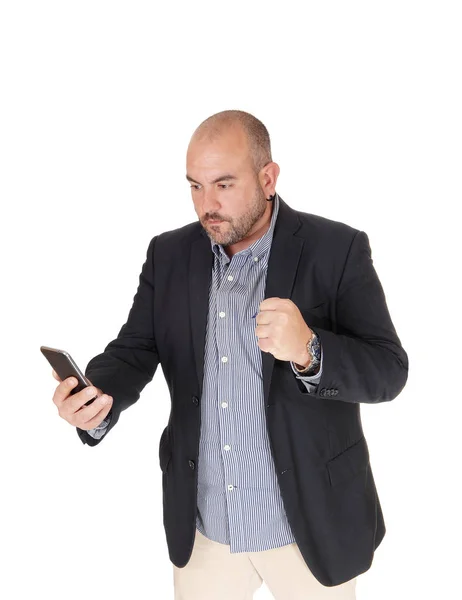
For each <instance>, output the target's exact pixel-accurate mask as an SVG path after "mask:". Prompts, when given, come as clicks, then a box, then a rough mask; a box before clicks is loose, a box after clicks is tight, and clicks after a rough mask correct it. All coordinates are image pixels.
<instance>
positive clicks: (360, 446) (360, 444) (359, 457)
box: [326, 435, 369, 487]
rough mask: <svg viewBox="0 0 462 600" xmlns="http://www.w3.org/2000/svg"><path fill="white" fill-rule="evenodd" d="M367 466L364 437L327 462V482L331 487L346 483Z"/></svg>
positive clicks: (367, 455) (367, 459)
mask: <svg viewBox="0 0 462 600" xmlns="http://www.w3.org/2000/svg"><path fill="white" fill-rule="evenodd" d="M368 465H369V450H368V447H367V443H366V438H365V437H364V435H363V436H362V437H361V438H360V439H359V440H358V441H357V442H355V443H354V444H353V445H352V446H349V447H348V448H347V449H346V450H344V451H343V452H342V453H341V454H339V455H337V456H335V457H334V458H331V459H330V460H328V461H327V463H326V467H327V471H328V473H329V481H330V484H331V486H332V487H334V486H336V485H339V484H340V483H342V482H343V481H348V480H349V479H352V478H353V477H354V476H355V475H357V474H358V473H359V472H360V471H362V470H365V469H366V468H367V466H368Z"/></svg>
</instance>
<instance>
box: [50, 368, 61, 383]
mask: <svg viewBox="0 0 462 600" xmlns="http://www.w3.org/2000/svg"><path fill="white" fill-rule="evenodd" d="M51 372H52V374H53V377H54V378H55V379H57V380H58V381H61V378H60V377H59V375H58V373H56V371H55V370H54V369H52V370H51Z"/></svg>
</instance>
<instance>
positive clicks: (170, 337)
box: [77, 198, 408, 586]
mask: <svg viewBox="0 0 462 600" xmlns="http://www.w3.org/2000/svg"><path fill="white" fill-rule="evenodd" d="M212 260H213V252H212V250H211V246H210V240H209V238H208V236H207V234H206V233H205V231H204V230H203V228H202V226H201V224H200V223H199V221H196V222H194V223H190V224H188V225H186V226H184V227H181V228H179V229H175V230H172V231H167V232H164V233H161V234H160V235H156V236H155V237H154V238H153V239H152V240H151V241H150V243H149V247H148V250H147V256H146V260H145V262H144V264H143V267H142V271H141V274H140V278H139V286H138V289H137V292H136V295H135V296H134V300H133V305H132V307H131V309H130V312H129V314H128V318H127V322H126V323H125V324H124V325H123V326H122V328H121V329H120V332H119V334H118V337H117V338H116V339H114V340H112V341H111V342H110V343H109V344H108V345H107V346H106V348H105V350H104V352H103V353H101V354H99V355H98V356H95V357H94V358H92V359H91V360H90V362H89V363H88V365H87V368H86V371H85V374H86V375H87V376H88V377H89V378H90V380H91V381H92V383H93V384H94V385H96V386H98V387H100V388H101V389H102V390H103V391H104V392H106V393H108V394H110V395H112V396H113V398H114V400H113V406H112V419H111V423H110V425H109V427H108V430H107V431H108V432H109V431H110V430H111V429H112V428H113V427H114V425H115V424H116V423H117V421H118V419H119V416H120V414H121V412H122V411H123V410H125V409H126V408H128V407H129V406H131V405H132V404H134V403H135V402H136V401H137V400H138V398H139V396H140V393H141V391H142V390H143V388H144V387H145V386H146V384H147V383H148V382H150V381H151V380H152V378H153V376H154V373H155V372H156V369H157V366H158V365H159V363H160V364H161V366H162V370H163V373H164V376H165V379H166V381H167V384H168V388H169V391H170V396H171V412H170V417H169V420H168V424H167V426H166V428H165V429H164V430H163V433H162V436H161V438H160V443H159V464H160V468H161V470H162V487H163V513H164V517H163V518H164V526H165V531H166V538H167V544H168V550H169V556H170V560H171V561H172V562H173V563H174V564H175V565H176V566H177V567H183V566H185V565H186V564H187V563H188V561H189V559H190V556H191V552H192V548H193V544H194V538H195V532H196V492H197V490H196V486H197V460H198V447H199V434H200V422H201V404H200V402H201V392H202V379H203V370H204V344H205V328H206V320H207V311H208V294H209V283H210V279H211V269H212ZM275 296H276V297H280V298H291V299H292V300H293V302H294V303H295V304H296V305H297V306H298V308H299V309H300V311H301V313H302V315H303V317H304V319H305V321H306V323H307V324H308V325H309V326H312V327H313V328H314V329H315V330H316V331H317V332H318V334H319V337H320V340H321V344H322V347H323V352H324V359H323V360H324V362H323V374H322V378H321V381H320V383H319V385H318V387H317V391H316V392H312V393H309V392H308V391H307V390H306V388H305V386H304V385H303V383H301V382H300V381H299V380H298V379H297V378H296V377H295V374H294V373H293V371H292V369H291V366H290V363H289V362H287V361H280V360H276V359H275V358H274V357H273V355H272V354H270V353H268V352H263V351H262V361H263V373H262V375H263V387H264V400H265V402H264V404H265V411H266V423H267V428H268V433H269V438H270V442H271V448H272V454H273V459H274V462H275V466H276V470H277V474H278V480H279V485H280V489H281V495H282V498H283V502H284V507H285V510H286V513H287V517H288V520H289V523H290V525H291V528H292V531H293V534H294V537H295V539H296V541H297V544H298V546H299V549H300V551H301V553H302V555H303V557H304V560H305V561H306V564H307V565H308V567H309V569H310V570H311V572H312V573H313V574H314V576H315V577H316V578H317V579H318V581H319V582H320V583H322V584H323V585H325V586H334V585H339V584H341V583H343V582H345V581H348V580H349V579H352V578H353V577H355V576H356V575H358V574H360V573H362V572H364V571H366V570H367V569H368V568H369V567H370V565H371V562H372V559H373V554H374V550H375V548H377V546H378V545H379V544H380V542H381V541H382V539H383V536H384V534H385V525H384V520H383V515H382V510H381V507H380V502H379V498H378V496H377V491H376V487H375V483H374V478H373V475H372V470H371V466H370V462H369V453H368V447H367V443H366V439H365V437H364V433H363V429H362V425H361V417H360V405H361V403H362V402H365V403H368V404H374V403H378V402H385V401H387V400H393V399H394V398H396V396H397V395H398V394H399V393H400V392H401V390H402V389H403V387H404V385H405V383H406V381H407V376H408V357H407V354H406V352H405V350H404V349H403V347H402V346H401V343H400V340H399V338H398V336H397V334H396V331H395V328H394V326H393V323H392V321H391V318H390V314H389V311H388V308H387V304H386V299H385V295H384V292H383V289H382V286H381V284H380V281H379V279H378V276H377V274H376V271H375V269H374V267H373V261H372V258H371V250H370V246H369V240H368V237H367V235H366V233H364V232H363V231H360V230H357V229H354V228H352V227H350V226H349V225H346V224H344V223H341V222H337V221H333V220H330V219H326V218H324V217H321V216H318V215H313V214H309V213H304V212H300V211H296V210H293V209H292V208H290V207H289V206H288V205H287V204H286V203H285V202H284V201H283V200H282V199H281V198H280V208H279V214H278V218H277V221H276V225H275V230H274V235H273V241H272V246H271V250H270V257H269V263H268V271H267V281H266V289H265V298H269V297H275ZM77 433H78V435H79V437H80V439H81V440H82V441H83V442H84V443H87V444H89V445H90V446H96V445H97V444H99V443H100V442H101V441H102V440H103V439H104V437H105V436H103V438H101V439H100V440H96V439H94V438H92V437H91V436H89V435H88V433H87V432H85V431H83V430H81V429H79V428H77ZM106 435H107V433H106Z"/></svg>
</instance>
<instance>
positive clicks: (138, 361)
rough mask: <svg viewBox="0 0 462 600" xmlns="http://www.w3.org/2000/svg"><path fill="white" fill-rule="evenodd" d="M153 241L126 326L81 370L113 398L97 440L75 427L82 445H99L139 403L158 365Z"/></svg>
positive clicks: (152, 241)
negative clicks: (121, 414)
mask: <svg viewBox="0 0 462 600" xmlns="http://www.w3.org/2000/svg"><path fill="white" fill-rule="evenodd" d="M156 240H157V236H155V237H154V238H152V240H151V241H150V242H149V246H148V250H147V253H146V259H145V261H144V263H143V266H142V269H141V273H140V276H139V284H138V289H137V291H136V294H135V296H134V298H133V303H132V307H131V309H130V311H129V314H128V318H127V321H126V323H125V324H124V325H122V327H121V329H120V331H119V334H118V335H117V337H116V338H115V339H114V340H112V341H111V342H109V344H108V345H107V346H106V347H105V349H104V351H103V352H102V353H101V354H98V355H97V356H95V357H93V358H92V359H91V360H90V362H89V363H88V365H87V367H86V369H85V375H86V376H87V377H88V378H89V379H90V381H91V382H92V384H93V385H95V386H96V387H98V388H100V389H101V390H102V391H103V392H104V393H105V394H109V395H110V396H112V398H113V402H112V407H111V416H110V420H109V424H108V426H107V428H106V429H103V431H102V433H103V435H101V437H98V438H95V437H93V436H91V435H89V434H88V432H87V431H86V430H83V429H80V428H79V427H76V429H77V434H78V436H79V437H80V439H81V440H82V442H83V443H84V444H88V445H89V446H96V445H97V444H99V443H100V442H101V440H102V439H104V438H105V437H106V435H107V434H108V433H109V431H110V430H111V429H112V428H113V427H114V425H115V424H116V423H117V421H118V419H119V416H120V413H121V412H122V411H123V410H125V409H126V408H128V407H129V406H131V405H132V404H134V403H135V402H136V401H137V400H138V399H139V397H140V394H141V392H142V390H143V389H144V387H145V386H146V384H147V383H149V382H150V381H151V380H152V378H153V377H154V374H155V372H156V369H157V367H158V365H159V356H158V352H157V347H156V342H155V337H154V315H153V307H154V247H155V244H156ZM93 431H94V430H93Z"/></svg>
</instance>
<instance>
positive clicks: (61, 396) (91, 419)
mask: <svg viewBox="0 0 462 600" xmlns="http://www.w3.org/2000/svg"><path fill="white" fill-rule="evenodd" d="M40 350H41V351H42V353H43V355H44V356H45V357H46V358H47V360H48V362H49V363H50V364H51V365H52V367H53V369H52V375H53V377H54V378H55V379H56V380H57V381H59V382H60V383H59V385H58V386H57V387H56V390H55V392H54V394H53V402H54V404H56V406H57V407H58V412H59V416H60V417H62V418H63V419H64V420H66V421H67V422H68V423H70V424H71V425H73V426H74V427H79V428H80V429H83V430H86V431H88V430H89V429H93V428H95V427H97V426H98V425H100V424H101V422H102V421H103V419H104V418H105V417H106V416H107V414H108V413H109V411H110V410H111V407H112V402H113V399H112V397H111V396H109V395H107V394H104V393H103V391H102V390H101V389H100V388H97V387H95V386H93V384H92V383H91V381H90V380H89V379H88V378H87V377H85V375H83V373H82V372H81V371H80V369H79V368H78V367H77V365H76V363H75V362H74V361H73V360H72V358H71V356H70V355H69V354H68V353H67V352H66V351H65V350H59V349H57V348H49V347H48V346H41V347H40Z"/></svg>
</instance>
